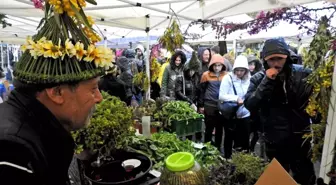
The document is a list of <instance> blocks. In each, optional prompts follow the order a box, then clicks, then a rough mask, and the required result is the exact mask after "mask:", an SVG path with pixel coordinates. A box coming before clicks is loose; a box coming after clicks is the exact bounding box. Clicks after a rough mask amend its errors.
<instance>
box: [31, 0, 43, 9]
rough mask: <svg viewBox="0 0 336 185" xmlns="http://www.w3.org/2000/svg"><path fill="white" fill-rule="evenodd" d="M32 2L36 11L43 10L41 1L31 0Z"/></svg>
mask: <svg viewBox="0 0 336 185" xmlns="http://www.w3.org/2000/svg"><path fill="white" fill-rule="evenodd" d="M32 2H33V3H34V6H35V8H38V9H42V8H43V4H42V2H43V0H32Z"/></svg>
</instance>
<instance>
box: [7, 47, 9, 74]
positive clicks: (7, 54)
mask: <svg viewBox="0 0 336 185" xmlns="http://www.w3.org/2000/svg"><path fill="white" fill-rule="evenodd" d="M8 66H9V44H7V68H8Z"/></svg>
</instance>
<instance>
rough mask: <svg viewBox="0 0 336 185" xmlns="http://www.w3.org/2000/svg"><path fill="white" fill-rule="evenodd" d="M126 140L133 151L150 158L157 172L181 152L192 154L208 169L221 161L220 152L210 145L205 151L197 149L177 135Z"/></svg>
mask: <svg viewBox="0 0 336 185" xmlns="http://www.w3.org/2000/svg"><path fill="white" fill-rule="evenodd" d="M126 140H127V142H128V143H127V145H128V147H129V149H130V150H131V151H136V152H139V153H142V154H144V155H146V156H148V157H149V158H150V159H151V160H152V161H153V162H154V163H155V165H154V169H157V170H160V169H162V167H163V166H164V160H165V158H166V157H168V156H169V155H170V154H173V153H175V152H181V151H182V152H190V153H192V154H193V155H194V157H195V159H196V161H197V162H198V163H200V165H202V166H203V167H204V168H206V169H208V168H209V167H210V166H212V165H215V164H217V163H218V162H219V160H220V153H219V151H218V150H217V149H216V148H215V147H214V146H212V145H211V144H210V143H206V144H205V147H204V148H203V149H196V148H194V146H193V144H192V142H191V141H189V140H185V141H182V140H180V139H178V138H177V136H176V135H175V134H171V133H167V132H160V133H155V134H153V135H152V137H151V138H145V137H137V136H133V137H130V138H128V139H126Z"/></svg>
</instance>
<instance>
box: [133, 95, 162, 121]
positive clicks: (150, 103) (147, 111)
mask: <svg viewBox="0 0 336 185" xmlns="http://www.w3.org/2000/svg"><path fill="white" fill-rule="evenodd" d="M156 111H157V108H156V102H155V101H154V100H152V99H149V100H144V101H143V103H142V104H141V105H140V106H138V107H136V108H134V110H133V116H134V118H135V119H141V118H142V117H143V116H151V117H153V116H154V114H155V112H156Z"/></svg>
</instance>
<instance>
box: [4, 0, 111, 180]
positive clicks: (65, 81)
mask: <svg viewBox="0 0 336 185" xmlns="http://www.w3.org/2000/svg"><path fill="white" fill-rule="evenodd" d="M88 2H91V3H94V1H92V0H90V1H88ZM77 3H78V4H77ZM85 4H86V2H85V1H84V0H78V1H52V0H50V1H44V7H45V8H44V10H45V16H46V17H45V20H44V22H42V23H43V24H42V27H41V28H40V29H39V31H38V33H37V34H36V35H35V36H33V37H32V38H28V39H27V43H26V44H25V45H24V46H23V50H24V54H23V56H22V57H21V58H20V61H19V62H18V63H17V65H16V69H15V70H14V77H15V78H14V84H15V87H16V88H15V89H14V90H13V91H12V93H11V95H10V96H9V99H8V101H6V102H4V103H2V104H1V105H0V120H1V124H0V150H1V152H0V184H1V185H16V184H20V185H21V184H22V185H23V184H34V185H42V184H43V185H66V184H69V176H68V168H69V165H70V162H71V160H72V158H73V154H74V145H75V144H74V141H73V139H72V137H71V134H70V131H72V130H76V129H79V128H82V127H84V126H85V125H87V124H88V123H89V120H90V118H91V116H92V114H93V112H94V109H95V105H96V104H97V103H99V102H100V101H102V95H101V94H100V92H99V89H98V81H99V78H100V76H101V75H103V74H104V73H105V69H106V68H109V67H112V63H111V62H112V58H113V55H112V51H111V50H110V49H108V48H104V47H98V48H97V47H95V42H97V41H98V39H97V38H98V35H97V34H96V33H95V32H94V31H93V29H92V21H90V19H88V18H87V17H86V16H85V14H84V13H83V12H82V7H84V6H85ZM75 11H76V12H78V11H80V12H81V13H79V14H75V13H74V12H75ZM56 12H57V13H56Z"/></svg>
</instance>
